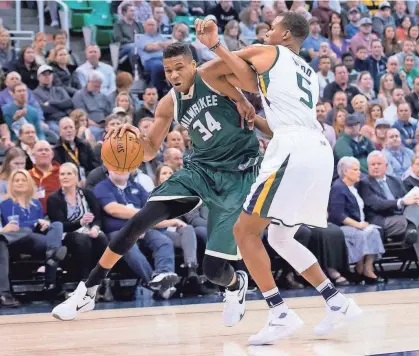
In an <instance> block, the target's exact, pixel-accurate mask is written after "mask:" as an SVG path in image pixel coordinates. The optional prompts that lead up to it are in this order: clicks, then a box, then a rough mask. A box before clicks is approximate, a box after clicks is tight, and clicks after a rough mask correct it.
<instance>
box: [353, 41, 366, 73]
mask: <svg viewBox="0 0 419 356" xmlns="http://www.w3.org/2000/svg"><path fill="white" fill-rule="evenodd" d="M367 58H368V55H367V48H366V47H365V46H359V47H358V48H357V50H356V55H355V70H356V71H357V72H358V73H360V72H364V71H367V70H368V62H367Z"/></svg>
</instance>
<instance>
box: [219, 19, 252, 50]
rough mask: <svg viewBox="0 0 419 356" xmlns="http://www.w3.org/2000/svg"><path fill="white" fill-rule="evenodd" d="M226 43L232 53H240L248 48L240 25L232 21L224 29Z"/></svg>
mask: <svg viewBox="0 0 419 356" xmlns="http://www.w3.org/2000/svg"><path fill="white" fill-rule="evenodd" d="M224 41H225V43H226V45H227V48H228V49H229V50H230V51H238V50H240V49H242V48H244V47H246V46H247V43H246V40H245V39H244V38H242V37H241V33H240V27H239V23H238V22H237V21H235V20H231V21H229V22H228V23H227V25H226V26H225V28H224Z"/></svg>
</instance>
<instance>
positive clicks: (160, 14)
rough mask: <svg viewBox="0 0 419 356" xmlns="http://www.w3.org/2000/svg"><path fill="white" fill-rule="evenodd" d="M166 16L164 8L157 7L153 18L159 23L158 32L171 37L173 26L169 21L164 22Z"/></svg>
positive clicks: (154, 9)
mask: <svg viewBox="0 0 419 356" xmlns="http://www.w3.org/2000/svg"><path fill="white" fill-rule="evenodd" d="M205 2H206V1H205ZM165 16H166V15H165V11H164V8H163V6H156V7H154V8H153V18H154V20H156V23H157V32H158V33H160V34H161V35H170V34H171V33H172V26H170V25H169V23H168V21H167V23H166V22H165V21H164V17H165ZM166 17H167V16H166Z"/></svg>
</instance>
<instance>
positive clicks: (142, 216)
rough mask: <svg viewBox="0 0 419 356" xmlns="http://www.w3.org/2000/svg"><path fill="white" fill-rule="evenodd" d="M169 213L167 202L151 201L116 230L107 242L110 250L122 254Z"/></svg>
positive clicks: (167, 216) (169, 208)
mask: <svg viewBox="0 0 419 356" xmlns="http://www.w3.org/2000/svg"><path fill="white" fill-rule="evenodd" d="M170 215H171V206H170V204H167V202H162V201H151V202H147V204H146V205H144V207H143V208H142V209H141V210H140V211H139V212H138V213H137V214H135V215H134V216H133V217H132V218H131V219H129V220H128V222H127V223H126V224H125V225H124V227H123V228H122V229H121V230H119V231H118V234H117V235H116V236H115V237H114V238H113V239H112V240H111V242H110V243H109V248H110V249H111V250H112V252H115V253H117V254H118V255H124V254H125V253H127V251H128V250H129V249H130V248H131V247H132V246H134V244H135V243H136V242H137V240H138V239H139V238H140V236H141V235H142V234H143V233H144V232H146V231H147V230H148V229H150V228H152V227H153V226H154V225H156V224H158V223H159V222H161V221H163V220H166V219H168V218H169V217H170Z"/></svg>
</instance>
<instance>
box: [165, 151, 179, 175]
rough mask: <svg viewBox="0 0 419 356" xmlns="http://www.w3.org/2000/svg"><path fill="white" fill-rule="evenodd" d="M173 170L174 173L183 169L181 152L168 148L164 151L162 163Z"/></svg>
mask: <svg viewBox="0 0 419 356" xmlns="http://www.w3.org/2000/svg"><path fill="white" fill-rule="evenodd" d="M163 163H165V164H168V165H169V166H171V167H172V168H173V170H174V171H175V172H177V171H178V170H180V169H181V168H183V156H182V152H181V151H180V150H179V149H177V148H168V149H166V150H164V162H163Z"/></svg>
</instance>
